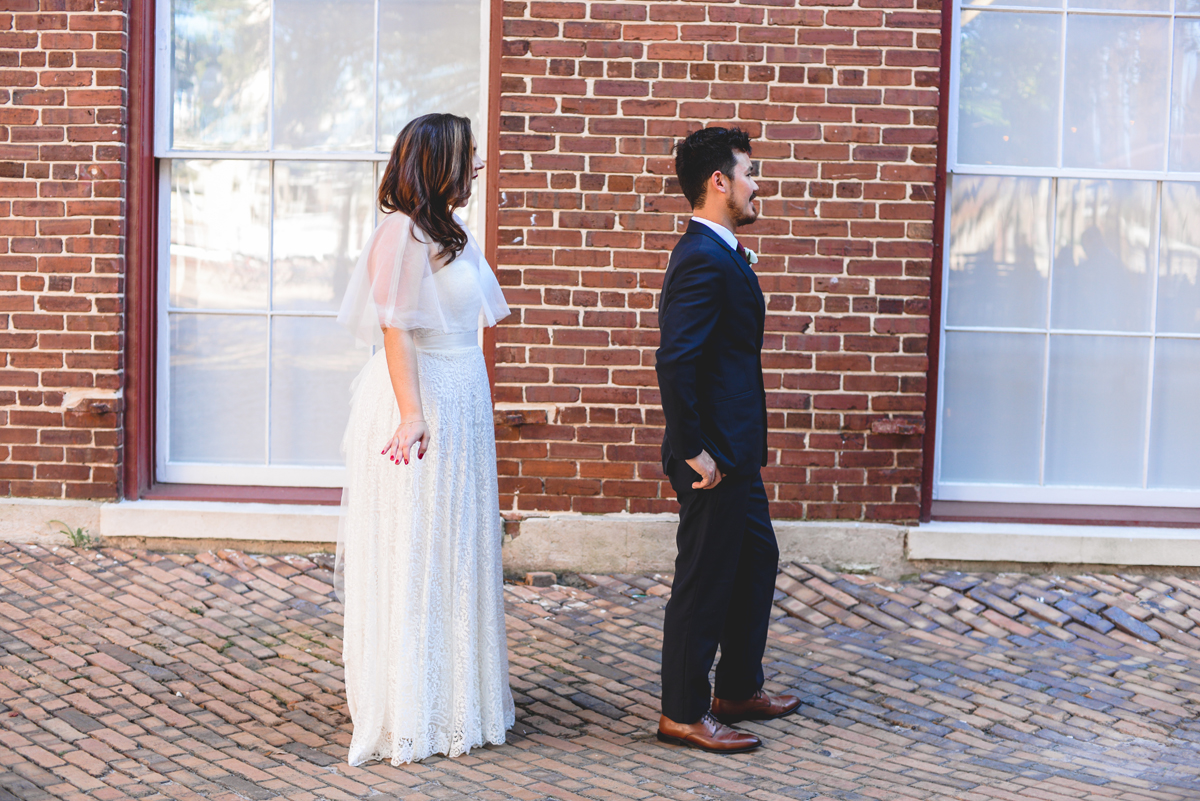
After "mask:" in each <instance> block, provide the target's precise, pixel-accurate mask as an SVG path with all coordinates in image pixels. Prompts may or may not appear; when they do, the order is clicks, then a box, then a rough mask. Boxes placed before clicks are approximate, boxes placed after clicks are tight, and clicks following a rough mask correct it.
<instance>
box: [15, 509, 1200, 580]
mask: <svg viewBox="0 0 1200 801" xmlns="http://www.w3.org/2000/svg"><path fill="white" fill-rule="evenodd" d="M338 512H339V509H338V507H337V506H313V505H305V504H271V503H210V502H202V501H153V500H143V501H133V502H129V501H122V502H119V503H100V502H92V501H59V500H36V499H20V498H10V499H4V500H0V541H10V542H36V543H39V544H43V545H65V544H67V537H66V536H65V535H64V534H63V533H61V530H62V529H64V528H70V529H76V528H82V529H84V530H85V531H87V532H88V533H89V534H91V535H92V536H93V537H95V536H99V537H101V538H102V539H103V541H104V542H105V543H107V544H109V545H113V546H118V547H127V548H147V549H152V550H167V551H170V550H176V551H197V550H208V549H219V548H225V547H233V548H238V549H240V550H245V551H249V552H254V553H286V552H294V553H309V552H312V551H318V550H324V551H331V550H333V547H334V544H335V543H336V542H337V526H338ZM54 520H57V521H61V523H51V522H50V521H54ZM678 522H679V521H678V517H677V516H676V515H673V514H657V515H643V514H606V515H583V514H566V513H564V514H533V515H530V516H527V517H522V518H520V519H515V520H513V519H510V520H508V521H507V523H506V526H505V531H506V536H505V543H504V549H503V558H504V568H505V570H507V571H510V572H522V573H524V572H532V571H538V570H551V571H554V572H556V573H643V572H671V571H673V570H674V567H675V531H676V528H677V526H678ZM774 525H775V534H776V537H777V539H778V541H779V551H780V556H781V558H783V559H785V560H788V561H796V562H801V563H815V564H820V565H824V566H826V567H828V568H831V569H835V570H838V571H841V572H850V573H871V574H874V575H877V576H882V577H885V578H898V577H900V576H903V575H906V574H912V573H915V572H920V571H921V570H922V569H925V568H927V567H929V566H932V565H938V566H955V565H962V566H968V565H969V566H971V567H972V569H985V568H986V566H987V565H996V566H1001V565H1041V566H1047V565H1063V566H1070V565H1080V566H1082V565H1129V566H1134V565H1136V566H1144V567H1153V566H1165V567H1174V568H1176V569H1180V568H1200V529H1186V528H1152V527H1130V526H1077V525H1054V524H1045V525H1034V524H1019V523H951V522H934V523H926V524H923V525H920V526H898V525H887V524H880V523H856V522H843V521H805V520H776V521H774Z"/></svg>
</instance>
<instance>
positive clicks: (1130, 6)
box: [1067, 0, 1171, 11]
mask: <svg viewBox="0 0 1200 801" xmlns="http://www.w3.org/2000/svg"><path fill="white" fill-rule="evenodd" d="M1067 7H1068V8H1103V9H1108V10H1112V11H1125V10H1128V11H1170V10H1171V0H1067Z"/></svg>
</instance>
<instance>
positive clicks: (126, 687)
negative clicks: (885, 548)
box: [0, 545, 1200, 801]
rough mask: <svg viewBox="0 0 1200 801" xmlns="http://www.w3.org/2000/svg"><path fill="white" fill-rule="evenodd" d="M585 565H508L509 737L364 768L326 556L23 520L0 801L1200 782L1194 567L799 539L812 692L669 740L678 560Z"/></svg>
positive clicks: (1, 634) (793, 686)
mask: <svg viewBox="0 0 1200 801" xmlns="http://www.w3.org/2000/svg"><path fill="white" fill-rule="evenodd" d="M585 579H586V580H587V581H588V583H589V584H590V585H591V586H590V588H589V589H587V590H581V589H574V588H568V587H557V586H556V587H550V588H545V589H536V588H532V587H524V586H516V585H510V586H508V587H507V600H508V612H509V616H508V632H509V647H510V658H511V662H512V686H513V690H514V692H515V693H516V699H517V725H516V728H515V729H514V730H513V731H512V732H511V733H510V735H509V739H508V743H507V745H505V746H502V747H489V748H484V749H478V750H476V751H474V752H472V753H471V754H470V755H469V756H467V757H463V758H459V759H454V760H449V759H443V758H433V759H430V760H427V761H426V762H424V763H422V764H418V765H410V766H401V767H392V766H391V765H387V764H372V765H370V766H368V767H362V768H350V767H348V766H347V765H346V764H345V762H344V759H345V754H346V746H347V744H348V742H349V739H350V725H349V721H348V720H347V718H346V714H345V703H344V695H343V685H342V672H341V668H340V666H339V664H340V653H341V641H340V639H339V637H340V630H341V618H340V611H341V607H340V605H339V604H338V603H337V602H336V601H335V600H333V599H332V598H331V592H330V591H331V586H330V584H329V580H330V575H329V572H328V570H326V569H325V568H324V567H322V566H321V565H320V564H318V563H317V562H314V561H310V560H309V559H306V558H304V557H249V556H246V555H244V554H240V553H237V552H228V551H222V552H220V553H219V554H211V553H208V554H200V555H198V556H192V555H175V554H157V553H145V552H136V553H135V552H126V551H121V550H115V549H104V550H98V551H87V550H73V549H70V548H58V549H55V550H53V551H48V550H45V549H43V548H40V547H37V546H32V545H0V801H7V799H11V798H14V797H15V798H20V799H30V801H34V800H36V799H44V798H80V799H82V798H90V799H121V798H142V799H168V798H170V799H199V798H204V799H242V798H246V799H271V798H290V799H325V798H328V799H351V798H355V799H357V798H368V797H376V798H389V797H394V798H408V799H426V798H475V799H509V798H515V799H540V798H554V799H569V800H572V801H573V800H574V799H592V800H596V799H617V798H620V799H638V800H639V801H640V799H652V798H670V799H688V800H689V801H694V800H695V799H709V798H718V799H726V798H749V799H760V800H761V801H771V800H772V799H839V801H851V800H854V801H857V800H858V799H875V800H883V799H897V800H899V799H964V800H965V801H976V800H978V801H985V800H987V799H1037V800H1038V801H1058V800H1060V799H1061V801H1067V800H1068V799H1076V800H1078V799H1112V798H1116V799H1129V801H1135V800H1137V801H1140V800H1141V799H1145V800H1146V801H1151V800H1153V801H1168V800H1172V801H1173V800H1176V799H1178V800H1180V801H1183V800H1188V799H1198V798H1200V723H1198V722H1197V720H1196V715H1197V711H1200V666H1198V664H1197V660H1198V659H1200V639H1197V637H1194V636H1192V635H1191V634H1189V633H1188V632H1189V631H1191V630H1193V629H1195V627H1196V624H1197V623H1198V622H1200V583H1198V582H1193V581H1188V580H1185V579H1177V578H1159V579H1150V578H1145V577H1140V576H1136V575H1128V574H1122V575H1119V576H1114V575H1083V576H1074V577H1070V578H1062V577H1031V576H1024V575H1014V574H1002V575H985V574H980V575H965V574H958V573H933V574H927V575H925V576H922V577H921V579H920V580H914V581H907V582H888V581H884V580H882V579H876V578H870V577H863V576H847V575H835V574H832V573H829V572H827V571H826V570H823V569H822V568H820V567H817V566H801V565H792V564H787V565H783V566H782V570H781V572H780V574H779V577H778V582H777V588H778V592H777V593H776V595H777V603H776V608H775V620H774V623H773V625H772V629H771V640H770V643H769V646H768V655H767V659H768V663H769V664H768V687H769V689H771V690H774V691H781V690H785V689H790V690H792V691H794V692H796V693H798V694H799V695H801V696H802V697H803V702H804V703H803V706H802V707H801V710H800V713H799V714H797V715H794V716H792V717H790V718H785V719H783V720H777V721H771V722H769V723H764V724H745V727H746V728H747V729H749V730H751V731H754V732H755V733H758V734H760V735H763V736H764V738H765V739H766V741H767V744H766V746H765V747H764V748H763V749H761V750H760V751H758V752H756V753H753V754H745V755H736V756H724V757H722V756H714V755H709V754H703V753H700V752H697V751H693V750H688V749H682V748H678V747H671V746H664V745H661V744H659V743H658V742H657V741H656V740H655V739H654V724H655V721H656V720H657V695H658V677H657V668H658V648H659V643H660V639H661V625H662V608H663V605H664V603H665V600H666V598H667V597H668V595H669V593H670V582H669V578H668V577H659V576H615V577H614V576H607V577H606V576H589V577H585ZM1195 630H1196V632H1197V635H1200V629H1195Z"/></svg>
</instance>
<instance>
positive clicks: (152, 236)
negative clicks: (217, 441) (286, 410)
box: [121, 0, 504, 505]
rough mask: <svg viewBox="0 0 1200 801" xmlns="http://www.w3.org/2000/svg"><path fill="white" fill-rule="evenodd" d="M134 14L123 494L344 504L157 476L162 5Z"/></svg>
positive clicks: (497, 12)
mask: <svg viewBox="0 0 1200 801" xmlns="http://www.w3.org/2000/svg"><path fill="white" fill-rule="evenodd" d="M131 4H132V5H131V7H130V14H129V129H128V130H129V146H128V147H129V149H128V152H129V164H128V175H127V181H128V183H127V191H128V198H127V201H126V203H127V205H126V235H125V236H126V245H125V254H126V256H125V258H126V261H125V301H126V307H125V391H124V394H125V420H124V422H125V430H124V451H125V452H124V455H123V456H124V462H123V465H122V479H123V486H122V492H121V494H122V496H123V497H124V498H125V499H126V500H130V501H135V500H138V499H139V498H146V499H154V500H190V501H195V500H203V501H213V502H221V501H232V502H255V503H304V504H327V505H333V504H337V503H338V502H339V500H340V499H341V495H342V491H341V490H340V489H337V488H330V487H249V486H240V485H229V484H166V483H161V482H158V481H157V480H156V479H155V476H154V426H155V420H154V407H155V390H154V388H155V370H154V365H155V358H156V345H155V343H156V341H157V333H158V332H157V330H156V319H157V307H156V298H157V269H156V262H157V258H156V253H157V242H158V228H157V222H158V219H157V218H158V162H157V160H156V159H155V158H154V27H155V20H154V10H155V0H131ZM503 12H504V9H503V3H502V0H491V7H490V13H491V19H490V31H489V52H488V58H489V65H488V117H487V120H486V122H485V124H486V125H487V126H488V136H487V141H488V153H487V156H486V160H487V167H486V169H487V194H486V196H485V198H484V204H485V208H484V221H485V222H484V227H485V240H484V249H485V255H486V256H487V259H488V262H489V263H490V264H492V266H493V269H495V265H496V253H497V241H498V232H499V204H500V190H499V186H498V183H499V179H500V144H499V138H500V42H501V32H502V30H503ZM495 348H496V336H495V333H494V331H493V330H492V329H490V328H489V329H485V330H484V341H483V351H484V356H485V359H486V361H487V366H488V379H489V381H493V380H494V372H495V362H496V350H495Z"/></svg>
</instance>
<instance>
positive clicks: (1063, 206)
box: [1050, 179, 1155, 331]
mask: <svg viewBox="0 0 1200 801" xmlns="http://www.w3.org/2000/svg"><path fill="white" fill-rule="evenodd" d="M1154 189H1155V185H1154V183H1153V182H1151V181H1083V180H1067V179H1060V180H1059V182H1058V231H1057V236H1056V239H1057V250H1056V253H1055V257H1054V273H1053V278H1052V287H1051V292H1050V294H1051V298H1052V301H1051V306H1052V314H1051V325H1052V327H1054V328H1070V329H1076V330H1079V329H1083V330H1088V331H1149V330H1150V303H1151V295H1152V293H1153V291H1154V274H1153V273H1152V271H1151V269H1150V257H1151V252H1150V241H1151V235H1152V234H1151V231H1152V230H1153V225H1154Z"/></svg>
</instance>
